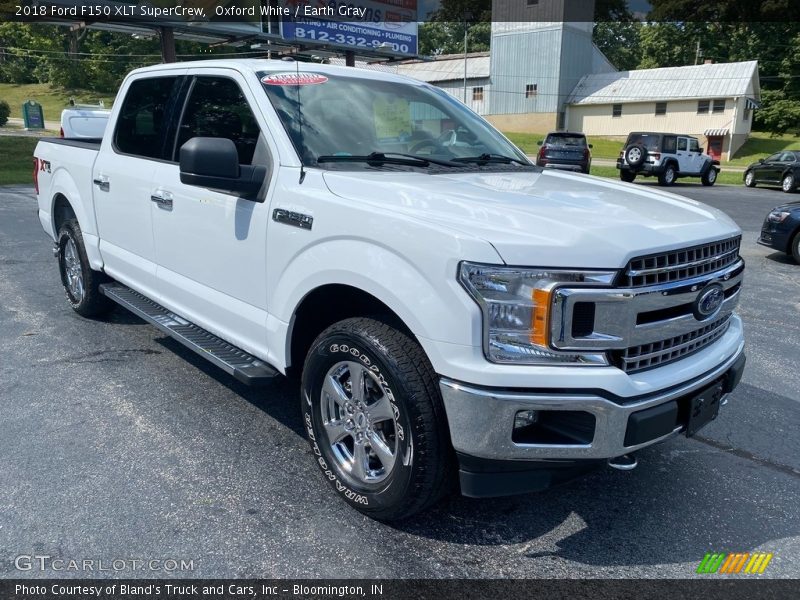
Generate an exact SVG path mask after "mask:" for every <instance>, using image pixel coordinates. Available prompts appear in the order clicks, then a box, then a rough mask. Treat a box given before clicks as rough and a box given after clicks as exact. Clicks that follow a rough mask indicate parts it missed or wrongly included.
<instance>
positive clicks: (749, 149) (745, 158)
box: [726, 131, 800, 167]
mask: <svg viewBox="0 0 800 600" xmlns="http://www.w3.org/2000/svg"><path fill="white" fill-rule="evenodd" d="M781 150H800V138H798V137H797V136H796V135H781V136H778V137H770V136H769V134H768V133H763V132H761V131H754V132H752V133H751V134H750V138H748V140H747V141H746V142H745V143H744V145H743V146H742V147H741V148H739V151H738V152H737V153H736V156H735V157H734V158H733V160H731V161H729V162H728V163H726V164H729V165H738V166H742V167H746V166H747V165H749V164H750V163H751V162H755V161H757V160H758V159H759V158H766V157H767V156H768V155H770V154H774V153H775V152H780V151H781Z"/></svg>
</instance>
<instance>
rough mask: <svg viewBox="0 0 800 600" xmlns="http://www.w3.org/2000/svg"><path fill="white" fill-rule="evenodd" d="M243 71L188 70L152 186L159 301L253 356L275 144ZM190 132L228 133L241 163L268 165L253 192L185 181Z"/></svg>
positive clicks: (258, 345) (262, 347)
mask: <svg viewBox="0 0 800 600" xmlns="http://www.w3.org/2000/svg"><path fill="white" fill-rule="evenodd" d="M254 105H255V99H254V98H253V97H252V95H251V92H250V90H249V88H248V86H247V84H246V81H245V80H244V78H243V77H242V76H241V75H240V74H238V73H234V72H232V71H229V70H224V69H209V70H204V71H203V72H202V74H198V75H196V76H195V77H193V78H192V81H191V84H190V88H189V91H188V94H187V96H186V100H185V104H184V106H183V110H182V111H181V117H180V123H179V125H178V130H177V134H176V136H175V140H174V146H173V148H172V153H171V157H170V158H171V160H170V161H169V162H166V161H165V162H163V163H160V164H159V166H158V168H157V171H156V174H155V177H154V179H153V181H154V182H155V183H154V184H153V188H152V190H151V198H152V199H153V202H152V204H151V211H152V214H153V236H154V239H155V249H156V259H157V263H158V266H157V271H156V276H157V281H158V286H159V289H160V292H161V298H162V303H163V304H164V305H165V306H167V307H169V308H170V309H172V310H174V311H175V312H176V313H178V314H180V315H182V316H184V317H186V318H187V319H189V320H191V321H193V322H195V323H198V324H200V325H201V326H202V327H204V328H205V329H208V330H209V331H211V332H212V333H214V334H216V335H218V336H220V337H222V338H223V339H226V340H228V341H232V342H235V343H236V345H237V346H240V347H242V348H243V349H244V350H247V351H248V352H251V353H253V354H255V355H257V356H259V355H260V356H266V355H267V352H266V339H265V337H264V331H265V326H266V319H267V305H266V298H267V290H266V258H267V257H266V248H267V241H266V235H267V225H268V222H269V204H268V201H267V196H268V193H269V192H270V189H269V186H268V182H269V180H270V177H271V175H272V172H273V171H274V169H272V168H271V165H272V159H271V157H272V156H273V155H274V152H273V151H272V149H271V148H270V147H269V145H268V141H267V138H266V136H264V135H263V133H262V130H261V127H262V126H261V125H260V124H259V121H258V119H257V117H256V116H255V114H254V111H253V110H252V109H251V106H254ZM193 137H221V138H228V139H231V140H232V141H233V142H234V144H235V145H236V148H237V151H238V153H239V162H240V164H263V165H269V166H270V168H269V170H268V174H267V177H266V181H265V184H264V186H263V187H262V189H261V190H260V192H259V194H258V195H257V196H256V198H255V199H245V198H239V197H237V196H235V195H233V194H229V193H223V192H221V191H216V190H211V189H206V188H202V187H198V186H193V185H188V184H184V183H182V182H181V179H180V167H179V158H180V147H181V146H182V145H183V144H184V143H186V142H187V141H188V140H190V139H191V138H193Z"/></svg>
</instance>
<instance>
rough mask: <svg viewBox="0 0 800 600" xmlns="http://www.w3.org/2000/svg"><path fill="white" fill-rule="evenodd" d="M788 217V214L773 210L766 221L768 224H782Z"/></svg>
mask: <svg viewBox="0 0 800 600" xmlns="http://www.w3.org/2000/svg"><path fill="white" fill-rule="evenodd" d="M788 217H789V213H788V212H783V211H780V210H773V211H772V212H771V213H769V215H767V221H769V222H770V223H783V222H784V221H785V220H786V219H787V218H788Z"/></svg>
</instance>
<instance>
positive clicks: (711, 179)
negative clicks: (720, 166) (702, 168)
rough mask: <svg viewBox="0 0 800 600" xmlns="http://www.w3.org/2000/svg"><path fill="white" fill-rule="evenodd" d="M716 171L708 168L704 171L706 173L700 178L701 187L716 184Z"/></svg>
mask: <svg viewBox="0 0 800 600" xmlns="http://www.w3.org/2000/svg"><path fill="white" fill-rule="evenodd" d="M717 175H718V173H717V170H716V169H715V168H714V167H709V168H708V169H706V172H705V173H703V175H702V176H701V177H700V181H701V183H702V184H703V185H706V186H708V185H714V184H715V183H717Z"/></svg>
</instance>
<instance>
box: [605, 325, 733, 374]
mask: <svg viewBox="0 0 800 600" xmlns="http://www.w3.org/2000/svg"><path fill="white" fill-rule="evenodd" d="M729 325H730V315H725V316H724V317H723V318H721V319H717V320H716V321H714V322H713V323H710V324H708V325H706V326H704V327H701V328H699V329H696V330H694V331H691V332H689V333H685V334H683V335H679V336H676V337H673V338H668V339H665V340H662V341H659V342H653V343H651V344H644V345H642V346H634V347H631V348H628V349H626V350H625V351H623V352H621V353H619V354H620V356H619V361H618V362H619V367H620V368H621V369H622V370H623V371H625V372H626V373H635V372H637V371H643V370H645V369H650V368H652V367H656V366H659V365H662V364H664V363H669V362H672V361H674V360H677V359H679V358H684V357H686V356H688V355H690V354H694V353H695V352H698V351H700V350H702V349H703V348H705V347H706V346H708V345H710V344H713V343H714V342H715V341H717V340H718V339H719V338H720V337H722V335H723V334H724V333H725V332H726V331H727V330H728V326H729Z"/></svg>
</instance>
